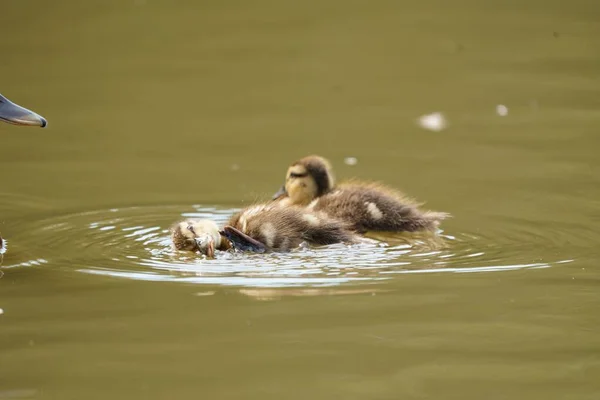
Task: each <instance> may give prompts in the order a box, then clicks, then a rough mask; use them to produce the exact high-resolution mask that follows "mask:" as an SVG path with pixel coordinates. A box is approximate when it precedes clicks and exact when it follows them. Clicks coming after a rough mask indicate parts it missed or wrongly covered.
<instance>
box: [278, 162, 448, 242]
mask: <svg viewBox="0 0 600 400" xmlns="http://www.w3.org/2000/svg"><path fill="white" fill-rule="evenodd" d="M334 182H335V180H334V177H333V173H332V171H331V166H330V164H329V162H328V161H327V160H326V159H324V158H323V157H319V156H308V157H304V158H302V159H300V160H298V161H296V162H295V163H293V164H292V165H291V166H290V167H289V168H288V171H287V174H286V180H285V185H284V186H283V187H282V188H281V189H280V190H279V192H277V193H276V194H275V195H274V196H273V199H274V200H277V202H278V203H279V204H280V206H289V205H300V206H305V207H306V209H307V210H309V211H323V212H326V213H327V214H328V215H330V216H332V217H335V218H338V219H341V220H343V221H346V222H348V223H350V224H351V225H352V228H353V229H354V230H356V231H358V232H361V233H363V232H366V231H386V232H401V231H408V232H414V231H420V230H435V229H436V228H437V227H438V226H439V224H440V222H441V221H442V220H443V219H445V218H448V217H449V216H450V214H448V213H444V212H436V211H421V210H420V209H419V205H420V204H418V203H416V202H415V201H413V200H411V199H409V198H407V197H405V196H404V195H403V194H402V193H400V192H398V191H396V190H394V189H391V188H388V187H386V186H384V185H381V184H378V183H372V182H371V183H361V182H352V181H351V182H347V183H342V184H340V185H337V186H334Z"/></svg>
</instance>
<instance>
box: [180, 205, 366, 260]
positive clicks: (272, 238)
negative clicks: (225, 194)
mask: <svg viewBox="0 0 600 400" xmlns="http://www.w3.org/2000/svg"><path fill="white" fill-rule="evenodd" d="M349 228H350V227H349V225H348V224H347V223H345V222H342V221H339V220H337V219H335V218H332V217H329V216H328V215H326V214H324V213H322V212H317V211H309V210H306V209H304V208H301V207H295V206H291V207H279V206H277V205H274V204H260V205H255V206H250V207H247V208H245V209H243V210H242V211H240V212H239V213H237V214H235V215H233V216H232V217H231V218H230V219H229V222H228V223H227V225H226V226H225V227H224V228H223V230H221V231H220V230H219V228H218V226H217V224H216V223H215V222H213V221H210V220H186V221H183V222H179V223H177V224H175V225H174V226H173V228H172V230H171V237H172V239H173V245H174V246H175V248H176V249H178V250H190V251H199V252H201V253H202V254H206V255H207V256H208V257H214V251H215V249H219V250H227V249H229V248H231V247H234V248H236V249H238V250H242V251H252V252H257V253H263V252H266V251H288V250H291V249H293V248H295V247H298V246H299V245H300V244H301V243H302V242H307V243H309V244H314V245H326V244H334V243H356V242H358V241H359V240H360V239H359V238H358V236H356V235H355V234H354V233H352V232H351V231H350V229H349Z"/></svg>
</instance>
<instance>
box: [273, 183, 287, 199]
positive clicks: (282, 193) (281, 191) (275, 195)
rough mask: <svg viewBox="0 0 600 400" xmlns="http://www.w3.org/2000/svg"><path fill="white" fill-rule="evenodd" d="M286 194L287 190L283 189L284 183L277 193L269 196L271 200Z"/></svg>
mask: <svg viewBox="0 0 600 400" xmlns="http://www.w3.org/2000/svg"><path fill="white" fill-rule="evenodd" d="M285 195H287V192H286V191H285V185H283V186H282V187H281V188H280V189H279V190H278V191H277V193H275V194H274V195H273V197H271V200H277V199H278V198H280V197H282V196H285Z"/></svg>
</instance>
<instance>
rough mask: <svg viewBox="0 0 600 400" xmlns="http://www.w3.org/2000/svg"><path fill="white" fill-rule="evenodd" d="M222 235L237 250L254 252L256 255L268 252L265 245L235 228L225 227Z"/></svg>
mask: <svg viewBox="0 0 600 400" xmlns="http://www.w3.org/2000/svg"><path fill="white" fill-rule="evenodd" d="M221 235H223V236H225V237H226V238H227V239H228V240H229V241H230V242H231V244H232V246H233V247H234V248H235V249H237V250H240V251H252V252H254V253H264V252H266V251H267V247H266V246H265V245H264V244H263V243H261V242H259V241H258V240H256V239H253V238H251V237H250V236H248V235H246V234H245V233H244V232H242V231H240V230H239V229H236V228H234V227H233V226H225V227H223V230H222V231H221Z"/></svg>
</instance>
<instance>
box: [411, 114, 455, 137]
mask: <svg viewBox="0 0 600 400" xmlns="http://www.w3.org/2000/svg"><path fill="white" fill-rule="evenodd" d="M417 123H418V124H419V126H420V127H421V128H424V129H427V130H430V131H434V132H440V131H442V130H444V129H445V128H446V127H447V126H448V121H447V120H446V117H444V114H442V113H441V112H434V113H431V114H426V115H423V116H421V117H419V119H418V120H417Z"/></svg>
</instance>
